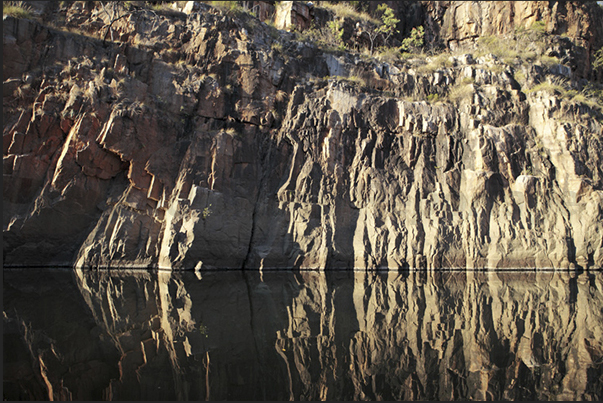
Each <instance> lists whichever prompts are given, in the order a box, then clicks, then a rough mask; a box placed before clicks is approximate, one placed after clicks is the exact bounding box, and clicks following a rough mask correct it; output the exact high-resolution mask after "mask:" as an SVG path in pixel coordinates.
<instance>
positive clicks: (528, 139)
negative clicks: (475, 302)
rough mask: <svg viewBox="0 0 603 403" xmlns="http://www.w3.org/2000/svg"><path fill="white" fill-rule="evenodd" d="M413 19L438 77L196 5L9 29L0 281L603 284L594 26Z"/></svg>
mask: <svg viewBox="0 0 603 403" xmlns="http://www.w3.org/2000/svg"><path fill="white" fill-rule="evenodd" d="M32 3H35V2H32ZM179 3H182V2H179ZM256 3H258V7H259V9H260V11H261V10H263V11H262V12H264V13H265V14H267V15H268V14H269V13H270V12H271V10H274V12H276V11H277V10H276V9H275V8H274V7H273V6H272V5H271V3H270V2H256ZM296 4H297V5H296ZM296 4H294V6H296V7H302V8H303V7H308V6H307V5H306V4H305V3H296ZM417 4H418V5H417ZM417 4H414V5H413V4H411V3H404V2H402V3H401V4H400V5H398V7H402V8H403V9H404V10H414V11H413V13H410V14H404V13H402V12H400V14H399V15H407V16H408V17H406V18H403V17H401V18H400V19H401V22H400V27H401V28H402V29H401V34H400V35H399V36H400V38H402V37H403V36H404V35H405V33H407V32H408V31H409V30H410V27H411V26H412V25H413V24H414V25H417V24H419V23H420V24H423V25H424V26H425V27H426V33H425V41H426V43H430V44H431V45H430V46H432V48H431V49H433V50H432V51H433V52H436V50H437V49H440V50H439V51H437V52H440V53H437V52H436V53H434V54H433V56H431V57H427V58H426V57H425V54H416V55H414V56H412V57H410V58H396V59H394V60H391V59H388V60H387V61H385V59H383V58H379V57H378V55H376V54H373V55H367V54H366V52H365V53H364V54H362V53H359V52H355V51H352V50H349V49H353V48H354V47H355V46H356V47H357V46H359V45H358V44H353V43H351V42H348V43H343V44H342V46H340V48H339V49H330V48H325V47H324V46H322V45H321V43H320V42H312V41H308V40H304V39H303V37H302V35H301V34H300V33H299V32H297V33H296V32H290V31H286V30H278V29H276V28H274V27H273V26H271V25H270V24H267V23H265V22H262V21H260V20H259V19H258V18H256V17H254V16H253V15H251V14H249V13H248V12H245V11H242V10H240V9H236V8H234V9H230V10H228V9H217V8H214V7H212V6H209V5H206V4H203V3H196V2H188V4H186V7H183V9H180V10H175V9H174V8H169V7H171V6H168V5H167V4H166V5H164V6H165V7H163V8H161V7H155V8H150V7H149V6H146V5H145V4H144V3H143V2H131V4H129V5H128V6H124V5H119V4H117V3H95V2H76V3H68V4H64V3H61V4H57V3H55V2H50V3H49V4H47V5H46V6H45V7H43V8H42V9H41V10H40V13H41V14H40V15H39V16H38V17H37V19H36V20H31V19H19V18H13V17H11V16H5V17H4V24H3V29H4V37H3V41H4V47H3V80H4V83H3V121H4V126H3V156H4V159H3V164H4V165H3V186H4V189H3V252H4V256H3V262H4V265H7V266H24V265H25V266H31V265H36V266H37V265H53V266H56V265H66V266H73V265H75V266H78V267H88V266H94V267H159V268H169V269H194V268H196V269H202V268H212V267H218V268H284V267H296V268H319V269H325V268H353V267H356V268H376V267H389V268H404V267H423V268H444V267H468V268H482V267H489V268H503V267H537V268H548V267H552V268H569V267H576V266H579V267H584V268H587V267H601V266H603V238H602V237H601V235H600V234H601V233H603V209H602V205H603V161H601V160H602V156H603V152H602V150H603V144H602V141H603V140H602V139H603V137H602V134H603V133H602V124H601V122H602V115H601V104H600V103H597V102H598V101H592V99H590V98H589V99H586V98H585V96H584V95H582V98H580V97H579V95H580V94H587V95H588V94H593V93H595V94H596V91H597V88H599V87H597V83H596V82H595V81H594V80H596V79H597V74H598V73H597V71H595V70H593V68H592V66H591V62H592V59H593V57H594V54H595V51H596V50H597V49H598V48H600V46H601V43H600V42H601V38H603V35H601V33H600V31H601V24H599V23H598V22H600V21H601V16H602V14H603V12H602V10H601V8H600V7H599V6H597V5H596V4H594V3H579V2H525V3H522V2H513V3H512V4H510V3H506V2H488V3H478V2H422V3H417ZM179 6H180V5H177V4H174V7H179ZM260 6H261V7H260ZM127 7H129V8H127ZM270 7H272V8H270ZM404 7H406V8H404ZM310 11H312V12H308V13H307V18H314V19H315V22H316V23H317V24H318V23H319V22H320V21H321V19H328V18H336V17H333V16H332V15H331V14H329V12H328V10H326V11H325V10H322V11H321V12H322V14H321V12H319V11H320V10H319V7H318V6H316V8H315V9H313V10H310ZM299 15H305V14H304V12H303V10H302V11H300V12H299ZM342 21H343V26H344V27H348V28H349V27H350V26H354V25H353V24H352V25H350V22H349V21H347V20H346V19H345V18H343V19H342ZM268 22H270V21H268ZM535 22H538V23H540V24H541V25H539V26H538V27H539V28H540V30H538V31H537V30H533V29H532V30H530V27H533V26H534V23H535ZM293 23H294V24H295V21H294V22H293ZM53 24H54V25H53ZM542 24H544V25H542ZM543 26H544V28H542V27H543ZM348 28H346V29H348ZM322 32H323V33H324V32H326V31H322ZM344 34H345V35H344V36H343V40H344V41H345V40H348V41H352V40H353V38H354V35H352V34H350V35H348V33H347V31H345V30H344ZM502 35H508V36H507V37H503V36H502ZM521 35H524V36H523V37H521ZM530 35H532V36H530ZM536 37H537V39H538V40H539V41H540V42H539V43H540V44H541V46H540V45H539V46H540V47H538V46H534V44H533V43H534V42H533V41H532V42H529V41H528V42H525V41H524V42H521V40H520V39H521V38H524V39H525V38H528V39H530V40H533V39H534V38H536ZM493 38H494V39H496V38H499V39H500V38H502V39H501V40H502V41H503V42H504V41H511V39H513V40H514V41H515V42H512V43H514V44H515V45H514V46H515V48H516V49H515V50H516V53H515V54H514V56H515V58H514V59H513V60H507V59H505V58H504V57H503V56H501V54H500V53H498V56H497V55H496V52H495V51H494V50H491V52H490V51H486V52H484V51H483V49H484V48H483V47H484V46H486V49H487V50H488V46H489V47H491V48H492V49H493V48H494V47H498V48H500V46H501V43H500V41H499V42H496V41H495V40H494V39H493ZM482 39H486V40H482ZM396 40H398V39H396V38H393V39H392V41H396ZM534 40H535V39H534ZM480 44H481V45H480ZM484 44H485V45H484ZM345 46H347V49H348V50H343V49H344V47H345ZM437 46H446V47H447V48H448V50H447V51H445V52H444V51H443V50H442V48H438V47H437ZM479 46H482V47H481V48H480V47H479ZM530 46H532V48H534V49H533V50H534V51H533V52H532V54H531V55H528V54H525V53H520V52H519V50H522V51H523V50H526V49H527V50H530V49H531V48H530ZM522 47H526V49H523V48H522ZM520 48H521V49H520ZM459 49H460V50H459ZM442 52H443V53H442ZM518 52H519V53H518ZM547 85H548V86H547ZM572 91H573V92H572ZM588 91H591V92H588ZM593 91H594V92H593ZM599 91H600V89H599ZM571 94H574V95H571ZM599 94H600V92H599ZM589 96H590V95H589ZM599 100H600V95H599Z"/></svg>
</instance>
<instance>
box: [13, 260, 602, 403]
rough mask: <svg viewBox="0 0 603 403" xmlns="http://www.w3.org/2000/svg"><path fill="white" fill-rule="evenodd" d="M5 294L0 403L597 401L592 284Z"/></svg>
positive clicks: (467, 277)
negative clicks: (29, 402)
mask: <svg viewBox="0 0 603 403" xmlns="http://www.w3.org/2000/svg"><path fill="white" fill-rule="evenodd" d="M43 284H46V286H44V285H43ZM50 284H52V286H50ZM4 287H5V288H4V292H5V301H6V302H5V307H4V312H5V315H4V332H5V334H4V343H5V344H4V346H5V350H4V351H5V358H4V369H5V371H4V373H5V379H4V397H5V398H7V399H8V400H18V399H32V398H36V399H40V400H44V399H53V398H54V399H57V400H58V399H64V400H101V399H104V400H149V399H155V400H204V399H205V400H241V399H250V400H289V399H293V400H348V401H349V400H457V399H459V400H487V399H490V400H600V399H601V398H602V397H603V396H602V395H601V390H602V386H603V385H602V378H601V373H602V370H603V367H602V365H603V364H602V360H603V339H602V335H603V329H602V328H601V327H602V324H603V317H602V312H603V311H602V309H601V308H602V307H603V294H602V290H603V281H602V278H601V275H600V273H590V274H581V275H573V274H570V273H567V272H556V273H552V272H548V273H538V272H531V273H525V272H524V273H520V272H499V273H493V272H489V273H476V272H467V273H463V272H434V273H427V272H415V273H406V274H398V273H393V272H389V273H383V272H381V273H379V272H342V271H334V272H323V273H321V272H316V271H313V272H296V273H293V272H290V271H279V272H266V273H264V274H263V275H261V274H260V273H258V272H257V271H254V272H252V271H233V272H204V273H203V274H202V276H201V275H200V273H196V274H195V273H192V272H184V273H182V272H158V273H150V272H142V273H141V272H139V273H137V274H134V273H128V272H127V271H122V272H112V273H111V272H108V271H99V272H92V271H88V270H86V271H80V270H76V271H73V272H70V271H57V270H54V271H48V272H40V271H37V270H35V271H25V272H24V271H22V270H18V271H7V272H6V273H5V275H4ZM57 290H60V293H59V292H57ZM50 307H52V308H59V309H48V308H50ZM84 308H85V309H84Z"/></svg>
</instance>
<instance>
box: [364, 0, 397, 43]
mask: <svg viewBox="0 0 603 403" xmlns="http://www.w3.org/2000/svg"><path fill="white" fill-rule="evenodd" d="M377 13H378V14H380V15H379V19H380V20H381V22H380V23H379V24H377V25H372V24H370V23H368V24H366V25H365V26H364V27H363V31H362V34H365V35H366V36H368V38H369V41H370V43H371V47H370V52H371V55H372V54H373V49H374V47H375V40H376V39H377V38H378V37H380V36H381V37H383V44H384V45H386V44H387V40H388V39H389V38H390V36H392V35H393V34H396V33H398V30H397V29H396V25H398V23H399V22H400V20H399V19H398V18H396V17H395V15H394V10H392V9H391V7H389V6H388V5H387V4H380V5H379V6H378V7H377Z"/></svg>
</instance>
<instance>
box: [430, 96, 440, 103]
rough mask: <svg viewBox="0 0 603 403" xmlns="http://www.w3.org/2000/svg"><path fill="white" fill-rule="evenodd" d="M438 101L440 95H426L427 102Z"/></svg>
mask: <svg viewBox="0 0 603 403" xmlns="http://www.w3.org/2000/svg"><path fill="white" fill-rule="evenodd" d="M439 101H440V95H439V94H429V95H427V102H428V103H430V104H435V103H436V102H439Z"/></svg>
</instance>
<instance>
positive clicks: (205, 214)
mask: <svg viewBox="0 0 603 403" xmlns="http://www.w3.org/2000/svg"><path fill="white" fill-rule="evenodd" d="M210 215H211V204H210V205H209V206H207V207H205V208H204V209H203V212H202V213H201V217H203V219H204V220H205V219H206V218H207V217H209V216H210Z"/></svg>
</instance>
